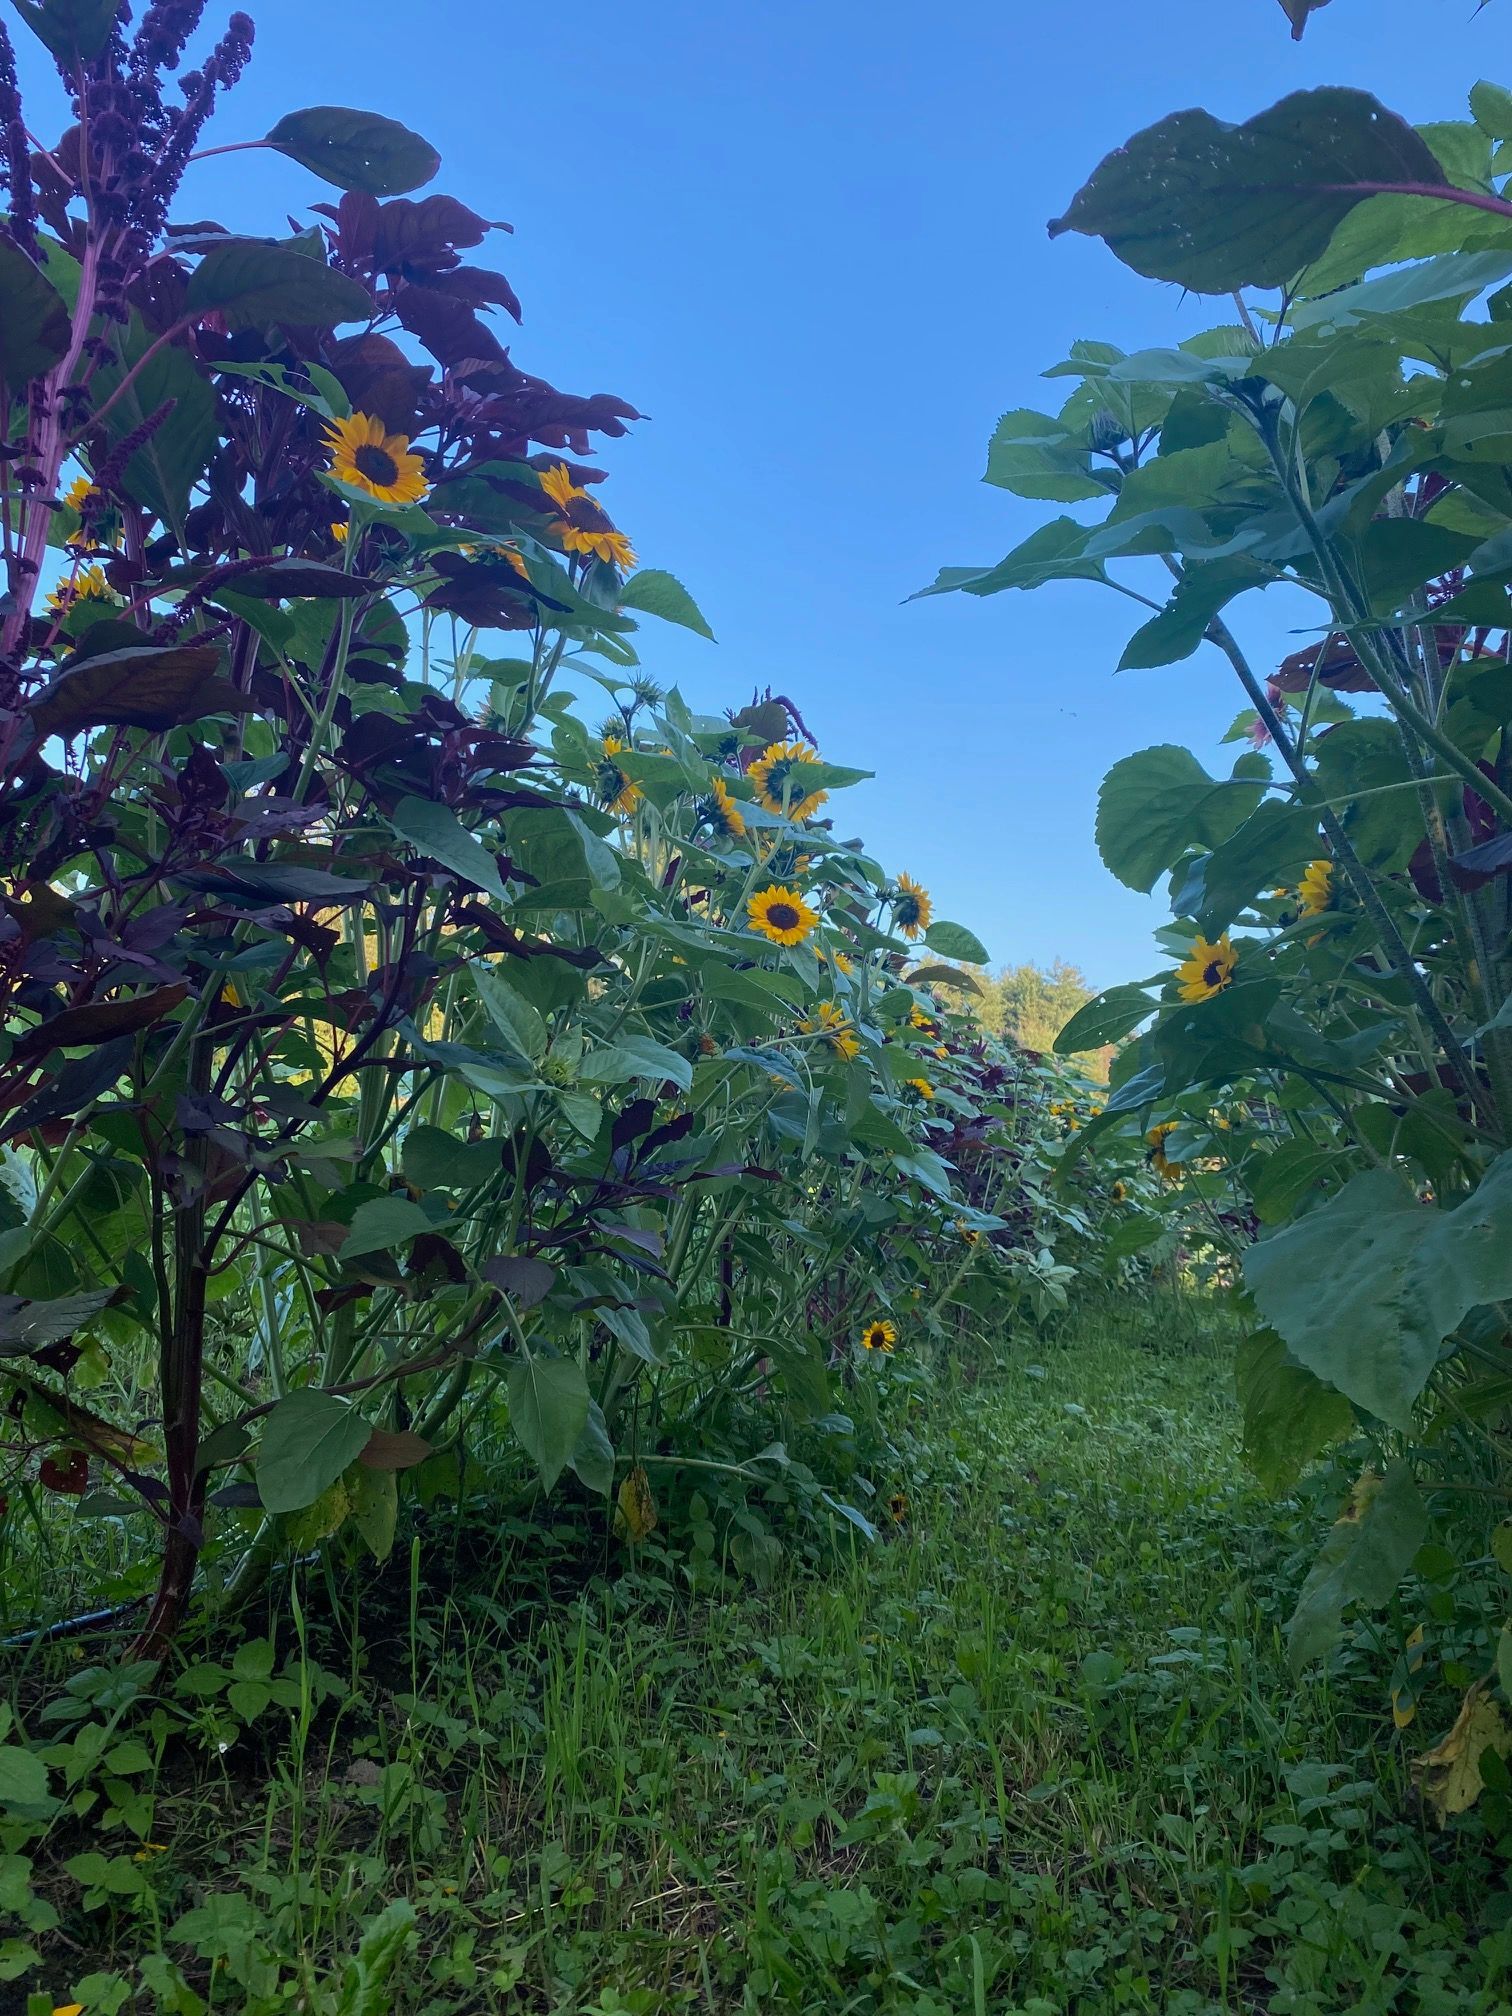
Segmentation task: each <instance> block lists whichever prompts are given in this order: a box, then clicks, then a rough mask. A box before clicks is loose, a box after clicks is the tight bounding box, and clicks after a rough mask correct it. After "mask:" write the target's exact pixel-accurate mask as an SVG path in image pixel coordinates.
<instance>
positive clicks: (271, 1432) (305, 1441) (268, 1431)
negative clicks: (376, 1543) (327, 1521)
mask: <svg viewBox="0 0 1512 2016" xmlns="http://www.w3.org/2000/svg"><path fill="white" fill-rule="evenodd" d="M370 1433H371V1430H370V1428H369V1425H368V1423H367V1422H366V1421H364V1420H363V1418H362V1416H361V1415H360V1414H359V1413H358V1412H357V1409H356V1408H355V1407H353V1406H351V1405H350V1404H349V1403H348V1402H347V1401H345V1400H342V1399H339V1398H338V1397H337V1395H336V1394H334V1393H317V1392H313V1391H310V1390H304V1391H300V1392H296V1393H286V1394H285V1395H284V1397H283V1399H282V1400H280V1401H279V1402H278V1403H277V1405H276V1406H275V1407H274V1408H273V1409H272V1410H271V1412H270V1413H269V1415H268V1418H267V1420H266V1421H265V1422H264V1423H263V1431H262V1441H261V1442H260V1444H259V1445H258V1451H257V1465H256V1475H257V1489H258V1495H259V1496H260V1497H261V1499H262V1502H263V1507H264V1509H265V1510H266V1511H268V1512H302V1511H303V1510H304V1508H305V1507H306V1506H307V1505H313V1504H314V1503H315V1501H316V1499H317V1498H319V1497H320V1495H321V1494H322V1492H324V1491H328V1490H329V1489H330V1488H331V1486H332V1485H333V1484H335V1483H336V1482H337V1481H338V1479H339V1478H340V1477H341V1475H342V1472H343V1471H344V1470H346V1469H347V1467H348V1466H349V1465H350V1464H352V1463H355V1462H356V1461H357V1458H358V1457H359V1456H360V1455H361V1454H362V1452H363V1450H364V1448H365V1447H366V1446H367V1440H368V1436H369V1434H370ZM343 1516H344V1514H343Z"/></svg>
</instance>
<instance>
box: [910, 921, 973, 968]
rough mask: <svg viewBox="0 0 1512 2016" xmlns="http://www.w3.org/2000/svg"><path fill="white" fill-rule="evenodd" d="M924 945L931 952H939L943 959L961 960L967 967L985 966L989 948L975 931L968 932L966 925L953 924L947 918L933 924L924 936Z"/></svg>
mask: <svg viewBox="0 0 1512 2016" xmlns="http://www.w3.org/2000/svg"><path fill="white" fill-rule="evenodd" d="M924 943H925V944H926V945H927V946H928V947H929V949H930V951H931V952H938V953H939V955H940V957H941V958H942V959H959V960H960V961H961V963H962V964H963V965H965V966H985V965H986V964H987V947H986V946H985V945H984V944H983V943H982V941H981V939H980V938H978V936H977V935H976V933H975V932H974V931H968V930H967V929H966V926H965V925H964V924H952V923H950V921H949V920H948V919H947V918H943V917H942V918H940V919H939V921H938V922H937V923H934V924H931V925H930V927H929V929H928V931H926V932H925V934H924Z"/></svg>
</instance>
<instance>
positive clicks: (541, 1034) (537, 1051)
mask: <svg viewBox="0 0 1512 2016" xmlns="http://www.w3.org/2000/svg"><path fill="white" fill-rule="evenodd" d="M472 980H473V986H474V988H475V989H476V991H477V995H478V999H479V1000H480V1001H481V1002H482V1003H483V1006H484V1008H485V1009H486V1010H487V1011H488V1017H489V1020H490V1021H491V1022H492V1023H493V1025H494V1028H495V1029H496V1030H497V1031H498V1032H499V1035H500V1037H501V1038H502V1040H503V1042H504V1045H505V1048H506V1050H507V1052H508V1053H509V1054H510V1056H511V1057H512V1058H513V1059H514V1060H515V1061H516V1062H518V1063H522V1064H536V1063H539V1062H540V1059H541V1057H542V1055H543V1054H544V1052H545V1049H546V1024H545V1022H544V1021H543V1019H542V1017H541V1014H540V1011H539V1010H538V1009H536V1008H533V1007H532V1006H531V1004H530V1003H529V1002H528V1001H527V1000H526V999H525V998H524V996H523V995H521V994H518V993H516V991H515V989H514V988H513V987H511V986H510V984H509V982H508V981H507V980H504V979H501V978H500V976H499V975H498V974H497V973H495V972H494V971H493V970H492V968H490V967H487V966H479V967H477V968H475V969H474V971H473V976H472Z"/></svg>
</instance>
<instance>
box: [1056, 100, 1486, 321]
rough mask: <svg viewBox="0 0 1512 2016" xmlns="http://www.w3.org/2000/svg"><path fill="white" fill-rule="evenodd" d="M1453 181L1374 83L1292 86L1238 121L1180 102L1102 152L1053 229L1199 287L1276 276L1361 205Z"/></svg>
mask: <svg viewBox="0 0 1512 2016" xmlns="http://www.w3.org/2000/svg"><path fill="white" fill-rule="evenodd" d="M1404 183H1405V184H1411V185H1413V186H1421V187H1424V188H1426V189H1428V190H1430V191H1432V190H1439V189H1445V188H1447V187H1448V178H1447V177H1446V175H1445V174H1444V171H1443V169H1442V167H1441V166H1440V165H1439V162H1438V158H1437V156H1436V155H1435V154H1434V152H1433V149H1432V148H1431V147H1430V146H1429V145H1428V143H1427V141H1426V140H1424V139H1422V138H1421V136H1420V135H1419V134H1417V133H1416V132H1414V131H1413V129H1412V127H1410V126H1409V125H1408V124H1407V122H1406V121H1405V120H1403V119H1400V118H1398V117H1397V115H1396V114H1395V113H1393V112H1389V111H1388V110H1387V109H1386V107H1385V106H1384V105H1382V104H1381V103H1380V101H1379V100H1378V99H1375V98H1373V97H1371V95H1370V94H1369V93H1368V92H1366V91H1356V90H1350V89H1345V88H1342V87H1338V86H1326V87H1324V88H1323V89H1320V90H1316V91H1297V92H1293V93H1292V94H1291V96H1289V97H1287V98H1283V99H1282V100H1281V102H1280V103H1279V104H1278V105H1272V106H1271V107H1270V108H1269V109H1268V110H1267V111H1264V112H1261V113H1258V114H1257V115H1256V116H1255V117H1254V118H1253V119H1248V120H1246V121H1245V122H1244V123H1243V124H1242V125H1238V126H1233V125H1229V124H1228V123H1227V122H1226V121H1224V120H1222V119H1215V118H1214V117H1213V116H1212V114H1211V113H1210V112H1203V111H1189V112H1177V113H1174V114H1173V115H1172V116H1171V117H1169V118H1166V119H1162V120H1161V121H1160V122H1159V123H1158V124H1157V125H1154V126H1150V127H1147V128H1146V129H1145V130H1144V131H1143V132H1141V133H1136V134H1135V135H1134V137H1133V139H1132V140H1130V141H1128V142H1127V143H1126V144H1125V145H1124V146H1122V147H1120V148H1118V149H1117V150H1116V152H1114V153H1112V154H1110V155H1108V157H1107V158H1106V160H1104V161H1103V162H1102V163H1101V165H1100V166H1099V167H1098V168H1097V169H1096V170H1094V172H1093V174H1092V176H1091V179H1090V180H1089V181H1088V182H1087V183H1086V184H1085V185H1084V186H1083V187H1082V188H1081V189H1079V190H1078V191H1077V194H1076V196H1075V198H1074V199H1073V201H1072V204H1071V207H1070V209H1069V210H1068V211H1067V212H1066V214H1065V215H1064V216H1063V217H1058V218H1056V219H1055V220H1054V221H1053V222H1052V224H1051V226H1050V235H1051V236H1052V237H1058V236H1059V235H1060V234H1061V233H1062V232H1064V231H1080V232H1084V233H1086V234H1087V235H1088V236H1091V237H1097V238H1102V239H1104V240H1105V241H1106V243H1107V245H1108V246H1109V248H1110V250H1111V251H1113V252H1114V253H1115V254H1116V255H1117V256H1118V258H1120V259H1122V260H1123V262H1124V264H1125V265H1127V266H1132V267H1133V269H1134V271H1135V272H1136V273H1142V274H1144V275H1145V277H1146V278H1147V279H1151V280H1170V281H1174V282H1176V283H1177V284H1178V285H1180V286H1183V287H1188V288H1190V289H1192V291H1193V292H1194V293H1198V294H1228V293H1232V292H1233V291H1234V290H1235V289H1237V288H1242V287H1276V286H1280V285H1282V284H1283V283H1285V282H1286V281H1288V280H1291V279H1293V278H1294V277H1295V276H1296V275H1297V274H1298V273H1300V272H1301V270H1302V268H1303V267H1304V266H1306V265H1307V264H1308V263H1309V262H1310V261H1312V260H1314V259H1316V258H1318V257H1319V255H1320V254H1321V253H1322V252H1323V250H1324V249H1325V247H1326V246H1327V244H1328V241H1329V239H1330V237H1331V236H1332V235H1333V232H1334V230H1335V229H1336V228H1337V226H1338V225H1339V223H1340V222H1341V221H1342V220H1343V219H1344V218H1345V217H1347V216H1348V215H1349V212H1350V211H1351V210H1352V209H1353V208H1354V206H1355V205H1356V204H1357V203H1361V202H1363V201H1364V200H1365V199H1366V197H1368V196H1372V195H1375V194H1377V193H1379V192H1380V191H1381V190H1383V189H1392V188H1399V187H1400V186H1401V185H1402V184H1404Z"/></svg>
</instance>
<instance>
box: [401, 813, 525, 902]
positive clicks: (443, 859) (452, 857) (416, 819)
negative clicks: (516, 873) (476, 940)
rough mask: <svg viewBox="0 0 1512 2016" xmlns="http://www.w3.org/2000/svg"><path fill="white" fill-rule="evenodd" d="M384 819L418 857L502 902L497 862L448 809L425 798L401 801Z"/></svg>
mask: <svg viewBox="0 0 1512 2016" xmlns="http://www.w3.org/2000/svg"><path fill="white" fill-rule="evenodd" d="M388 818H389V824H390V826H392V827H393V829H394V831H395V832H396V833H397V834H399V835H400V837H401V838H402V839H405V840H408V841H409V842H410V843H411V844H412V845H413V846H415V847H418V848H419V849H420V851H421V853H422V854H427V855H429V856H430V858H431V860H433V861H439V862H440V863H441V866H442V867H443V868H450V869H451V871H452V873H453V874H454V875H460V876H461V877H462V880H463V881H464V882H471V883H472V884H473V886H474V887H475V888H478V889H483V890H485V891H486V892H487V893H488V894H489V895H490V896H494V897H497V898H498V900H499V901H500V902H501V903H502V902H503V901H504V900H505V897H504V884H503V881H502V880H501V879H500V875H499V864H498V862H497V860H496V859H495V858H494V856H493V855H492V854H490V852H489V851H488V849H487V848H486V847H485V846H484V845H483V842H482V841H481V840H479V839H478V838H477V837H476V836H475V835H474V834H471V833H469V832H468V830H467V828H466V827H465V826H464V825H463V824H462V821H461V820H460V819H459V818H458V817H457V815H456V813H455V812H453V811H452V810H451V808H450V807H449V806H446V805H437V804H435V803H434V802H433V801H432V800H431V799H429V798H401V799H400V800H399V803H398V804H397V805H396V806H395V807H394V809H393V811H392V812H391V813H390V814H389V815H388Z"/></svg>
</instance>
